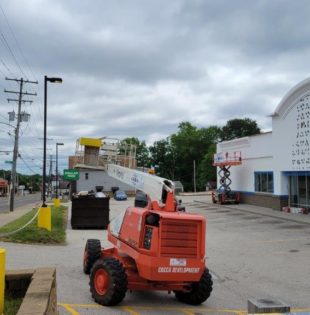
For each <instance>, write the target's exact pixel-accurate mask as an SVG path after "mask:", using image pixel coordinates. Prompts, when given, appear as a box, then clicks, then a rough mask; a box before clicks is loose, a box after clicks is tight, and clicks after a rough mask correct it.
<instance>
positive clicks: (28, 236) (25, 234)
mask: <svg viewBox="0 0 310 315" xmlns="http://www.w3.org/2000/svg"><path fill="white" fill-rule="evenodd" d="M67 210H68V208H67V207H64V206H60V207H59V208H56V207H54V206H52V207H51V212H52V231H51V232H49V231H47V230H45V229H42V228H38V227H37V219H35V220H34V221H33V222H32V223H31V224H30V225H28V226H27V227H26V228H24V229H22V230H21V231H19V232H17V233H14V234H12V235H9V236H3V237H1V236H0V240H1V241H6V242H16V243H32V244H38V243H39V244H64V243H65V241H66V226H67ZM37 211H38V209H33V210H31V211H29V212H28V213H26V214H25V215H24V216H22V217H20V218H19V219H17V220H15V221H13V222H11V223H8V224H7V225H5V226H4V227H2V228H0V235H1V234H3V233H7V232H11V231H14V230H17V229H18V228H20V227H22V226H23V225H25V224H26V223H27V222H29V221H30V220H31V218H33V216H34V215H35V214H36V212H37Z"/></svg>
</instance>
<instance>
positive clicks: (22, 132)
mask: <svg viewBox="0 0 310 315" xmlns="http://www.w3.org/2000/svg"><path fill="white" fill-rule="evenodd" d="M0 11H1V12H2V14H3V16H4V20H5V22H6V24H7V26H8V29H9V31H10V33H11V35H12V37H13V39H14V41H15V43H16V47H17V48H18V50H19V53H20V55H21V57H22V58H23V60H24V62H25V64H26V66H27V68H28V70H29V72H30V73H31V74H32V76H33V77H35V74H34V71H33V70H32V68H31V67H30V65H29V62H28V60H27V58H26V56H25V54H24V52H23V50H22V48H21V45H20V44H19V41H18V39H17V36H16V35H15V32H14V30H13V28H12V27H11V25H10V22H9V19H8V17H7V15H6V13H5V11H4V8H3V7H2V6H1V4H0ZM0 35H1V36H0V40H1V41H2V42H3V43H4V44H5V46H6V48H7V49H8V50H9V52H10V54H11V56H12V57H13V60H14V61H15V64H16V65H17V67H18V68H19V70H20V72H21V73H22V74H23V76H25V77H26V79H28V76H27V75H26V73H25V71H24V70H23V69H22V67H21V66H20V64H19V62H18V60H17V58H16V56H15V54H14V52H13V49H11V47H10V45H9V43H8V41H7V39H6V37H5V36H4V34H3V33H2V32H0ZM1 37H2V38H1ZM7 70H9V68H8V69H7ZM35 79H36V78H35ZM29 88H30V90H32V85H31V86H29ZM26 98H27V99H28V100H29V96H26ZM30 104H31V105H30V106H29V109H30V111H31V116H32V119H30V122H27V124H26V127H25V128H24V129H21V135H23V134H24V133H25V132H26V131H27V130H29V132H30V131H31V130H33V131H34V132H35V133H37V135H39V134H41V133H40V132H39V127H38V124H37V115H36V111H34V110H33V106H32V103H30ZM25 107H26V108H27V106H25ZM38 108H39V116H41V121H43V118H42V113H41V110H40V107H38ZM39 120H40V119H39ZM32 125H33V126H34V128H31V126H32Z"/></svg>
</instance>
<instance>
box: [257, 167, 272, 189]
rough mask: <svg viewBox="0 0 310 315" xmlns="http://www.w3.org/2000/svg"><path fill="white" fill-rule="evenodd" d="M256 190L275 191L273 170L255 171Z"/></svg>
mask: <svg viewBox="0 0 310 315" xmlns="http://www.w3.org/2000/svg"><path fill="white" fill-rule="evenodd" d="M254 176H255V191H256V192H267V193H273V172H255V173H254Z"/></svg>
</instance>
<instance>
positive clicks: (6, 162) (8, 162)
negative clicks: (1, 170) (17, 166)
mask: <svg viewBox="0 0 310 315" xmlns="http://www.w3.org/2000/svg"><path fill="white" fill-rule="evenodd" d="M4 163H5V164H13V161H4Z"/></svg>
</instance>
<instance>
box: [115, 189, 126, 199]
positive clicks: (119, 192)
mask: <svg viewBox="0 0 310 315" xmlns="http://www.w3.org/2000/svg"><path fill="white" fill-rule="evenodd" d="M114 199H115V200H127V195H126V193H125V192H124V191H122V190H117V191H116V192H115V193H114Z"/></svg>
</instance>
